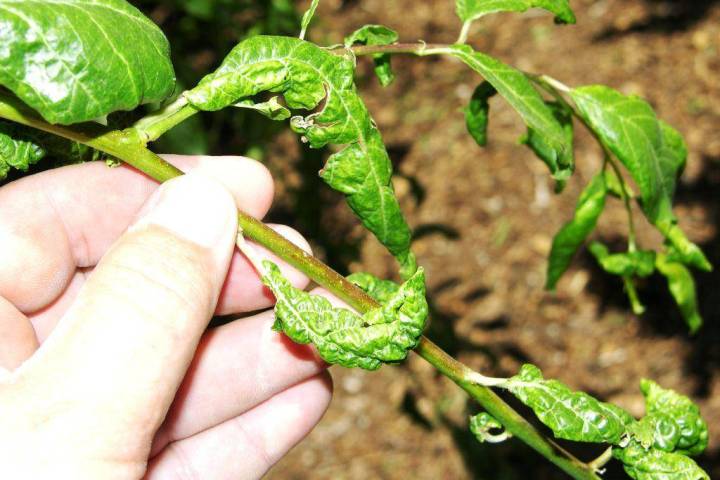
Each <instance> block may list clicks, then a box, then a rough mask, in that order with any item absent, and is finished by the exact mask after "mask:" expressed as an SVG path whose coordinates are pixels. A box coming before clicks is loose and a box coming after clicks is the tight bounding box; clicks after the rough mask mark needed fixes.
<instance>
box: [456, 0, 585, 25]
mask: <svg viewBox="0 0 720 480" xmlns="http://www.w3.org/2000/svg"><path fill="white" fill-rule="evenodd" d="M531 8H542V9H544V10H547V11H549V12H550V13H553V14H555V22H557V23H575V14H574V13H573V11H572V9H571V8H570V4H569V2H568V0H455V9H456V11H457V15H458V17H460V19H461V20H462V21H463V22H469V21H472V20H477V19H478V18H480V17H482V16H483V15H487V14H489V13H497V12H525V11H527V10H529V9H531Z"/></svg>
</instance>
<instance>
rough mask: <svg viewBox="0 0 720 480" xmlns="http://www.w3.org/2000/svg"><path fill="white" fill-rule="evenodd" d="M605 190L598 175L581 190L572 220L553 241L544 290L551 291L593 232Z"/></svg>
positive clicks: (600, 210) (603, 200) (603, 202)
mask: <svg viewBox="0 0 720 480" xmlns="http://www.w3.org/2000/svg"><path fill="white" fill-rule="evenodd" d="M606 194H607V189H606V187H605V180H604V178H603V176H602V175H596V176H595V177H593V179H592V180H591V181H590V183H589V184H588V186H587V187H585V190H583V192H582V194H581V195H580V199H579V200H578V203H577V206H576V207H575V217H574V218H573V219H572V220H571V221H570V222H568V223H566V224H565V225H564V226H563V227H562V228H561V229H560V231H559V232H558V233H557V234H556V235H555V238H553V243H552V248H551V250H550V258H549V260H548V267H547V281H546V288H547V289H548V290H554V289H555V286H556V285H557V282H558V280H560V277H561V276H562V274H563V273H565V271H566V270H567V268H568V266H569V265H570V262H571V261H572V257H573V256H574V255H575V253H576V252H577V251H578V249H579V248H580V246H581V245H582V244H583V243H584V242H585V239H586V238H587V237H588V235H590V233H591V232H592V231H593V230H594V229H595V225H597V221H598V218H600V215H601V214H602V211H603V208H605V197H606Z"/></svg>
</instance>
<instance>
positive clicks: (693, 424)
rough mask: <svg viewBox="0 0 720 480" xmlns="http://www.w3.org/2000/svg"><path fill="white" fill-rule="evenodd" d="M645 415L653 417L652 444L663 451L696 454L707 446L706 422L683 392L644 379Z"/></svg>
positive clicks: (642, 383)
mask: <svg viewBox="0 0 720 480" xmlns="http://www.w3.org/2000/svg"><path fill="white" fill-rule="evenodd" d="M640 390H642V393H643V395H644V396H645V410H646V417H645V418H652V419H653V420H654V422H653V423H654V427H655V428H654V436H653V437H654V446H655V448H657V449H659V450H663V451H666V452H678V453H683V454H685V455H699V454H701V453H702V452H703V451H705V449H706V448H707V444H708V429H707V423H705V420H703V418H702V416H701V415H700V408H698V406H697V405H696V404H695V403H694V402H693V401H692V400H690V399H689V398H688V397H686V396H685V395H680V394H679V393H676V392H674V391H672V390H669V389H665V388H662V387H661V386H660V385H658V384H657V383H655V382H653V381H652V380H648V379H643V380H642V381H641V383H640Z"/></svg>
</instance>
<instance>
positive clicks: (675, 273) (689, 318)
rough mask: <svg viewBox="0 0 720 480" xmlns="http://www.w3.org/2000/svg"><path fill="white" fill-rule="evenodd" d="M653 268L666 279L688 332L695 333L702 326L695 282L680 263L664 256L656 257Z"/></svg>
mask: <svg viewBox="0 0 720 480" xmlns="http://www.w3.org/2000/svg"><path fill="white" fill-rule="evenodd" d="M655 266H656V267H657V269H658V271H659V272H660V273H661V274H663V275H664V276H665V278H667V282H668V288H669V290H670V293H671V294H672V296H673V298H674V299H675V303H677V305H678V307H679V308H680V313H682V316H683V318H684V319H685V322H686V323H687V325H688V327H689V328H690V332H691V333H694V332H697V330H698V329H699V328H700V327H701V326H702V324H703V319H702V317H701V316H700V312H699V311H698V305H697V294H696V293H695V280H693V277H692V274H691V273H690V271H689V270H688V269H687V268H686V267H685V266H684V265H683V264H682V263H679V262H675V261H672V260H671V259H669V258H668V257H667V256H665V255H658V256H657V259H656V261H655Z"/></svg>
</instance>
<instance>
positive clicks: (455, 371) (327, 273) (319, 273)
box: [0, 44, 599, 480]
mask: <svg viewBox="0 0 720 480" xmlns="http://www.w3.org/2000/svg"><path fill="white" fill-rule="evenodd" d="M422 48H425V49H428V50H430V49H429V48H428V46H426V45H424V44H423V45H422ZM171 105H174V107H173V108H169V109H166V110H165V113H161V114H159V115H155V116H152V115H151V118H154V120H152V121H150V120H148V121H147V122H145V121H142V122H139V123H138V124H136V125H139V126H140V129H136V128H129V129H126V130H122V131H109V130H107V129H103V128H100V126H95V125H89V124H82V125H79V126H78V125H75V126H73V127H72V128H69V127H64V126H58V125H50V124H48V123H46V122H45V121H43V120H42V119H40V118H38V117H37V115H36V114H35V113H34V112H32V111H31V110H29V109H28V108H27V107H25V106H24V105H23V104H22V103H21V102H20V101H18V100H17V99H15V98H14V97H12V96H10V95H8V94H4V93H0V117H1V118H5V119H8V120H12V121H14V122H17V123H20V124H23V125H27V126H30V127H33V128H36V129H39V130H43V131H45V132H49V133H52V134H55V135H58V136H61V137H64V138H67V139H70V140H74V141H77V142H80V143H83V144H85V145H88V146H90V147H93V148H95V149H97V150H100V151H103V152H105V153H107V154H109V155H111V156H113V157H115V158H118V159H120V160H122V161H124V162H126V163H128V164H129V165H131V166H133V167H135V168H137V169H138V170H140V171H142V172H144V173H145V174H147V175H149V176H150V177H152V178H154V179H155V180H157V181H159V182H165V181H167V180H169V179H171V178H174V177H177V176H180V175H182V174H183V172H182V171H181V170H179V169H178V168H176V167H175V166H173V165H171V164H170V163H168V162H166V161H164V160H163V159H162V158H160V157H159V156H158V155H156V154H155V153H153V152H151V151H150V150H148V149H147V148H146V147H145V144H146V142H147V139H148V138H151V137H155V138H157V137H159V136H160V135H162V133H164V131H167V130H169V129H170V128H172V127H174V126H175V125H177V124H178V123H179V122H180V121H182V120H178V119H179V118H181V117H184V118H188V117H189V116H191V115H192V114H194V113H195V112H194V111H193V110H194V109H192V110H190V109H188V108H187V105H183V104H180V103H178V104H171ZM184 118H183V119H184ZM163 129H165V130H163ZM138 130H140V131H141V132H146V134H142V133H139V131H138ZM147 132H151V133H149V134H147ZM238 226H239V228H241V229H242V233H243V235H245V236H247V237H248V238H250V239H252V240H253V241H255V242H257V243H258V244H260V245H262V246H264V247H265V248H267V249H268V250H270V251H272V252H273V253H275V254H276V255H277V256H278V257H280V258H281V259H282V260H284V261H285V262H287V263H288V264H290V265H292V266H293V267H295V268H297V269H298V270H300V271H302V272H303V273H304V274H305V275H307V276H308V277H309V278H311V279H312V280H313V281H315V282H316V283H318V284H319V285H321V286H323V287H325V288H326V289H327V290H329V291H330V292H331V293H333V294H334V295H335V296H336V297H338V298H340V299H341V300H343V301H344V302H345V303H347V304H348V305H349V306H351V307H353V308H355V309H356V310H358V311H359V312H363V313H364V312H367V311H368V310H370V309H373V308H377V307H378V306H380V305H379V304H378V303H377V302H376V301H375V300H374V299H373V298H371V297H370V296H368V295H367V294H366V293H365V292H364V291H362V290H361V289H359V288H358V287H356V286H355V285H354V284H352V283H350V282H349V281H347V280H346V279H345V278H344V277H343V276H342V275H340V274H339V273H337V272H336V271H334V270H333V269H332V268H330V267H328V266H327V265H325V264H324V263H322V262H321V261H319V260H318V259H316V258H315V257H313V256H311V255H309V254H308V253H307V252H305V251H304V250H302V249H301V248H298V247H297V246H295V245H294V244H293V243H291V242H290V241H288V240H287V239H285V238H284V237H283V236H281V235H280V234H278V233H277V232H275V231H274V230H272V229H270V228H269V227H267V226H266V225H264V224H263V223H262V222H260V221H259V220H257V219H255V218H253V217H251V216H250V215H248V214H246V213H244V212H242V211H238ZM415 352H416V353H417V354H418V355H420V357H422V358H423V359H425V360H426V361H427V362H429V363H430V364H431V365H433V366H434V367H435V368H436V369H437V370H438V371H439V372H440V373H442V374H443V375H445V376H446V377H448V378H449V379H450V380H452V381H453V382H455V383H456V384H457V385H459V386H460V387H461V388H462V389H463V390H465V391H466V392H467V393H468V394H469V395H470V396H471V397H472V398H473V399H475V400H476V401H477V402H478V403H479V404H480V405H481V406H482V407H483V408H484V409H485V410H487V411H488V413H490V414H491V415H492V416H493V417H495V418H496V419H497V420H498V421H499V422H500V423H502V424H503V426H504V427H505V428H506V429H507V431H509V432H510V433H512V434H513V436H515V437H517V438H519V439H521V440H522V441H523V442H525V443H526V444H527V445H529V446H530V447H532V448H533V449H534V450H536V451H537V452H538V453H540V454H541V455H542V456H544V457H545V458H546V459H548V460H549V461H551V462H552V463H554V464H555V465H557V466H558V467H559V468H560V469H562V470H563V471H565V472H566V473H567V474H568V475H570V476H571V477H573V478H575V479H579V480H599V477H598V476H597V475H596V474H595V472H594V471H593V469H592V467H590V466H589V465H587V464H585V463H583V462H581V461H580V460H578V459H576V458H575V457H574V456H573V455H571V454H570V453H569V452H567V451H565V450H564V449H562V448H561V447H560V446H558V445H557V444H556V443H555V442H554V441H552V440H551V439H548V438H546V437H545V436H543V435H542V434H541V433H540V432H539V431H538V430H537V429H536V428H535V427H533V426H532V425H531V424H530V423H529V422H528V421H527V420H526V419H525V418H523V417H522V416H521V415H520V414H518V413H517V412H516V411H515V410H513V409H512V408H511V407H510V406H509V405H508V404H507V403H505V402H504V401H503V400H502V399H501V398H500V397H499V396H497V395H496V394H495V393H494V392H493V391H492V390H490V389H489V388H487V387H485V386H482V385H479V384H477V383H474V382H472V380H471V379H472V378H473V376H474V375H478V374H477V373H476V372H474V371H473V370H472V369H470V368H469V367H467V366H466V365H464V364H462V363H461V362H459V361H457V360H455V359H454V358H452V357H451V356H450V355H448V354H447V353H446V352H445V351H443V350H442V349H441V348H440V347H438V346H437V345H435V344H434V343H433V342H432V341H430V340H429V339H427V338H426V337H422V338H421V340H420V343H419V344H418V346H417V347H416V348H415Z"/></svg>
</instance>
